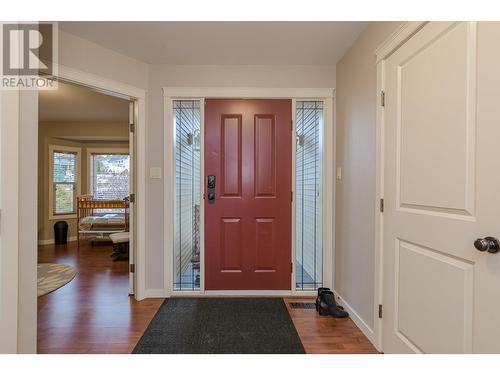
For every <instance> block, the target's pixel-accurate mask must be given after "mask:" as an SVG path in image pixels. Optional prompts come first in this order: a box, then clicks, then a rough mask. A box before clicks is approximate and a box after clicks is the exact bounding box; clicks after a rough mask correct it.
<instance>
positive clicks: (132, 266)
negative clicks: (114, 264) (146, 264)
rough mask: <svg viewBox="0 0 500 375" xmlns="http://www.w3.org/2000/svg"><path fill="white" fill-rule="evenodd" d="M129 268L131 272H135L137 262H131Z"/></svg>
mask: <svg viewBox="0 0 500 375" xmlns="http://www.w3.org/2000/svg"><path fill="white" fill-rule="evenodd" d="M128 269H129V271H130V273H135V264H130V265H129V266H128Z"/></svg>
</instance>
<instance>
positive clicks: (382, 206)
mask: <svg viewBox="0 0 500 375" xmlns="http://www.w3.org/2000/svg"><path fill="white" fill-rule="evenodd" d="M380 212H384V198H380Z"/></svg>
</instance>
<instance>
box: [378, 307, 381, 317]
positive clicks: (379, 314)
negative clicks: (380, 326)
mask: <svg viewBox="0 0 500 375" xmlns="http://www.w3.org/2000/svg"><path fill="white" fill-rule="evenodd" d="M378 317H379V318H380V319H382V305H378Z"/></svg>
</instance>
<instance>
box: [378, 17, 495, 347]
mask: <svg viewBox="0 0 500 375" xmlns="http://www.w3.org/2000/svg"><path fill="white" fill-rule="evenodd" d="M499 38H500V23H480V24H479V25H478V24H477V23H475V22H457V23H452V22H430V23H428V24H426V25H425V26H424V27H423V28H422V29H421V30H420V31H418V32H417V33H416V34H415V35H414V36H413V37H411V38H410V39H409V40H408V41H407V42H406V43H404V44H403V45H402V46H401V47H400V48H398V49H397V50H396V51H395V52H394V53H393V54H392V55H391V56H390V57H388V58H387V59H386V60H385V64H384V65H385V72H384V74H385V113H384V116H385V123H384V126H385V139H384V143H385V153H384V160H385V165H384V198H385V212H384V239H383V246H384V255H383V274H384V280H383V305H384V321H383V350H384V352H385V353H413V352H417V353H471V352H474V353H485V352H488V353H491V352H494V353H500V340H499V339H498V338H499V337H500V327H499V326H498V325H497V324H495V320H494V318H495V317H496V316H499V315H500V299H499V298H498V297H499V295H500V292H498V290H497V286H498V285H500V253H499V254H490V253H487V252H486V253H482V252H479V251H478V250H476V249H475V248H474V245H473V243H474V240H475V239H476V238H479V237H481V238H483V237H486V236H494V237H500V220H499V218H498V213H499V212H500V199H499V197H498V193H499V192H500V189H499V187H500V175H499V173H498V172H499V171H500V158H498V157H497V156H496V155H495V149H496V148H497V143H498V141H499V140H500V126H499V124H498V119H500V105H498V100H499V99H498V98H500V70H498V68H497V66H496V64H497V62H498V61H499V58H500V51H499V49H498V48H494V46H495V44H496V43H497V41H498V39H499Z"/></svg>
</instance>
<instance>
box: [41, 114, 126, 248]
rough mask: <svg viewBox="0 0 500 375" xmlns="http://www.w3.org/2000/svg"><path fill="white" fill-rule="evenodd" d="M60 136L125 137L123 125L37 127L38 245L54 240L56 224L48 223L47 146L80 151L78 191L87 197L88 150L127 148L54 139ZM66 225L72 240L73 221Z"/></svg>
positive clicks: (59, 123)
mask: <svg viewBox="0 0 500 375" xmlns="http://www.w3.org/2000/svg"><path fill="white" fill-rule="evenodd" d="M61 136H100V137H106V136H107V137H128V124H127V123H61V122H52V123H47V122H42V123H40V124H39V127H38V140H39V143H38V161H39V162H38V241H48V240H53V239H54V230H53V226H54V223H55V222H56V221H58V220H59V219H56V220H50V219H49V212H50V209H51V208H50V207H49V184H50V179H49V145H59V146H61V145H63V146H71V147H78V148H80V149H81V159H82V160H81V171H80V179H81V182H80V183H81V186H80V191H81V193H82V194H87V193H88V186H89V180H88V163H87V159H88V156H87V149H88V148H105V149H109V150H110V151H112V150H113V149H116V148H128V142H79V141H68V140H62V139H58V138H57V137H61ZM61 220H64V221H66V222H68V225H69V231H68V237H75V236H76V235H77V231H76V219H61Z"/></svg>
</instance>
